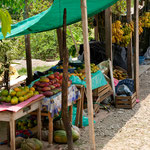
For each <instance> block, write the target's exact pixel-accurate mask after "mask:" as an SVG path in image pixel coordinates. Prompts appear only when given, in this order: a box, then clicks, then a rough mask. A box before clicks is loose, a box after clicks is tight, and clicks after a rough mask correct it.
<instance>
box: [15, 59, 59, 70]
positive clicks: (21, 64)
mask: <svg viewBox="0 0 150 150" xmlns="http://www.w3.org/2000/svg"><path fill="white" fill-rule="evenodd" d="M13 62H15V63H18V64H13V66H15V68H16V69H17V70H19V69H21V68H26V60H14V61H13ZM57 63H58V61H52V62H46V61H42V60H39V59H32V67H34V68H35V67H38V66H50V67H51V66H53V65H56V64H57Z"/></svg>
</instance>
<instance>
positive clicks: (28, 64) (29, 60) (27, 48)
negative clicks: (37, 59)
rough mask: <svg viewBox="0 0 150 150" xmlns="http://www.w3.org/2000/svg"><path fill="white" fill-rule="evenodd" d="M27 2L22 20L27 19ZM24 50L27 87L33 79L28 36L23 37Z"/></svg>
mask: <svg viewBox="0 0 150 150" xmlns="http://www.w3.org/2000/svg"><path fill="white" fill-rule="evenodd" d="M27 1H28V0H25V8H24V19H27V18H28V7H27ZM25 50H26V65H27V82H26V84H27V85H28V84H30V83H31V82H32V80H33V77H32V60H31V47H30V35H25Z"/></svg>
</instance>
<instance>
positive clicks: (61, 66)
mask: <svg viewBox="0 0 150 150" xmlns="http://www.w3.org/2000/svg"><path fill="white" fill-rule="evenodd" d="M56 68H57V69H63V65H60V66H57V67H56ZM68 69H74V67H72V66H70V65H69V66H68Z"/></svg>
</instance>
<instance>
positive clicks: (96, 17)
mask: <svg viewBox="0 0 150 150" xmlns="http://www.w3.org/2000/svg"><path fill="white" fill-rule="evenodd" d="M94 18H95V23H96V26H95V28H94V37H95V40H96V41H98V14H97V15H95V16H94Z"/></svg>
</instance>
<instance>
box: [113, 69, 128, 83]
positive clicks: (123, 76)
mask: <svg viewBox="0 0 150 150" xmlns="http://www.w3.org/2000/svg"><path fill="white" fill-rule="evenodd" d="M113 77H114V78H115V79H118V80H124V79H126V78H128V74H127V73H126V72H124V71H122V70H119V69H115V70H114V71H113Z"/></svg>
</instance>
